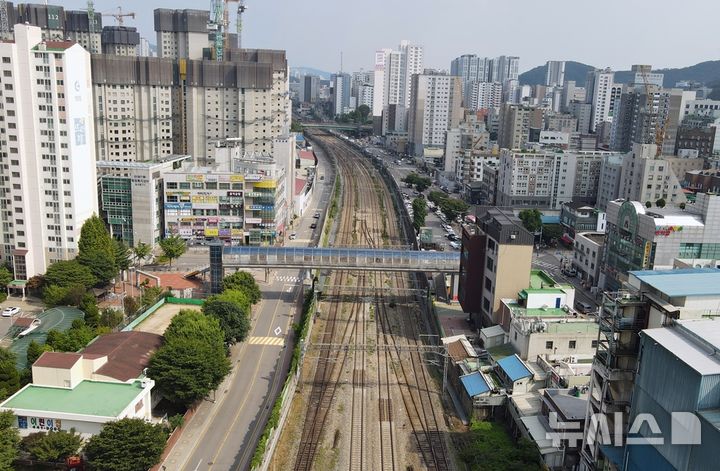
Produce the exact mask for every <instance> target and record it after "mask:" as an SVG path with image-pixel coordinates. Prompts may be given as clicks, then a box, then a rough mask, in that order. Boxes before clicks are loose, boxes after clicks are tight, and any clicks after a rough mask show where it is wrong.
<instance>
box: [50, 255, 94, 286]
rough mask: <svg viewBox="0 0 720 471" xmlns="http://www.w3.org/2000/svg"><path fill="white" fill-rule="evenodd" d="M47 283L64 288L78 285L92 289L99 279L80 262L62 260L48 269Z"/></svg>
mask: <svg viewBox="0 0 720 471" xmlns="http://www.w3.org/2000/svg"><path fill="white" fill-rule="evenodd" d="M45 283H46V284H48V285H55V286H60V287H62V288H68V287H70V286H76V285H81V286H83V287H85V288H90V287H92V286H93V285H94V284H95V283H97V278H96V277H95V275H93V273H92V271H91V270H90V268H88V267H87V266H85V265H82V264H81V263H80V262H79V261H78V260H60V261H57V262H55V263H53V264H52V265H50V266H49V267H48V269H47V273H45Z"/></svg>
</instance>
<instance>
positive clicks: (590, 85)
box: [585, 69, 615, 131]
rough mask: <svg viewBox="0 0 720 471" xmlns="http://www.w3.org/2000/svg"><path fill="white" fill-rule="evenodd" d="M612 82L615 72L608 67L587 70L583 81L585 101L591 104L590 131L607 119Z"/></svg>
mask: <svg viewBox="0 0 720 471" xmlns="http://www.w3.org/2000/svg"><path fill="white" fill-rule="evenodd" d="M614 84H615V72H613V71H612V70H610V69H605V70H593V71H590V72H588V75H587V82H586V83H585V93H586V99H585V101H586V103H590V104H591V105H592V115H591V117H590V131H595V129H596V128H597V125H598V124H600V123H602V122H603V121H608V120H609V118H610V116H611V114H610V108H611V106H610V105H611V103H612V101H613V100H612V98H613V85H614Z"/></svg>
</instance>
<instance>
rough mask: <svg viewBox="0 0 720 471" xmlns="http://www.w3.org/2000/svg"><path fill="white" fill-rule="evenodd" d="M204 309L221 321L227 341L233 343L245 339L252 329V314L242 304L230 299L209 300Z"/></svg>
mask: <svg viewBox="0 0 720 471" xmlns="http://www.w3.org/2000/svg"><path fill="white" fill-rule="evenodd" d="M202 311H203V313H205V315H207V316H210V317H214V318H216V319H217V320H218V321H219V322H220V328H221V329H222V330H223V332H224V333H225V343H227V344H233V343H235V342H242V341H243V340H245V337H246V336H247V333H248V331H249V330H250V316H249V315H248V312H247V310H244V309H243V306H242V305H240V304H237V303H234V302H230V301H222V300H207V301H205V304H203V307H202Z"/></svg>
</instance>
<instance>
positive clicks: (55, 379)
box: [32, 361, 83, 389]
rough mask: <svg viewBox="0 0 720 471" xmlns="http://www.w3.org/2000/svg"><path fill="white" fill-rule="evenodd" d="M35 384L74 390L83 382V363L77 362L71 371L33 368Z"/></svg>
mask: <svg viewBox="0 0 720 471" xmlns="http://www.w3.org/2000/svg"><path fill="white" fill-rule="evenodd" d="M32 375H33V384H37V385H41V386H53V387H57V388H67V389H72V388H74V387H75V386H77V385H78V383H80V382H81V381H82V380H83V362H82V361H77V362H75V364H74V365H73V366H72V368H70V369H61V368H44V367H40V366H33V368H32Z"/></svg>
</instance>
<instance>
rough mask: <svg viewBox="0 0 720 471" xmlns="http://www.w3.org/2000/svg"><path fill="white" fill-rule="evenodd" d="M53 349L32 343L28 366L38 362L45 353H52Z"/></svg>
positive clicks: (28, 354) (28, 351) (29, 348)
mask: <svg viewBox="0 0 720 471" xmlns="http://www.w3.org/2000/svg"><path fill="white" fill-rule="evenodd" d="M50 350H51V348H50V346H49V345H45V344H40V343H37V342H36V341H34V340H31V341H30V344H29V345H28V348H27V364H28V366H32V364H33V363H35V362H36V361H37V359H38V358H40V355H42V354H43V353H45V352H48V351H50Z"/></svg>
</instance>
